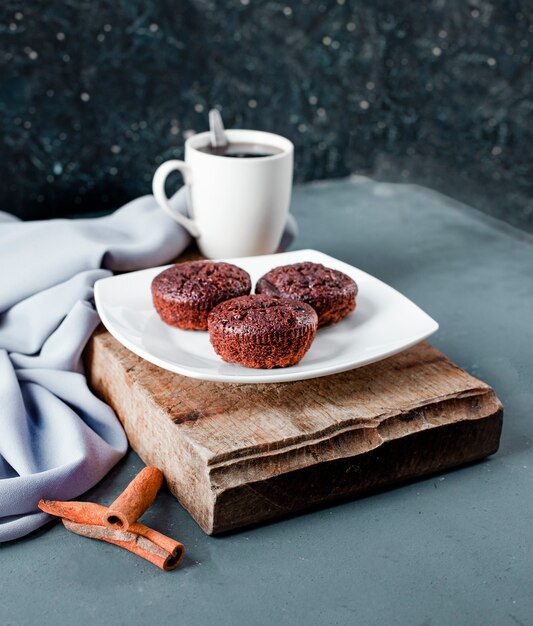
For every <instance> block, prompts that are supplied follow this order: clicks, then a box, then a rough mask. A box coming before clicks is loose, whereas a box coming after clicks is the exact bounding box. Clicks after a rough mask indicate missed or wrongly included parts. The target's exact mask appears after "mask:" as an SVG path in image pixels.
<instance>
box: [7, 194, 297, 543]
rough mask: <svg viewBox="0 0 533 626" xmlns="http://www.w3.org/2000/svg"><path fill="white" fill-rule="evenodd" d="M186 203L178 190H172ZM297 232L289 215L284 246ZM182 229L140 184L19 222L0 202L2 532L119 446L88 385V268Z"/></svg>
mask: <svg viewBox="0 0 533 626" xmlns="http://www.w3.org/2000/svg"><path fill="white" fill-rule="evenodd" d="M171 203H172V204H173V206H174V207H176V208H177V209H179V210H180V211H182V212H183V213H184V214H185V213H186V206H185V194H184V193H183V191H180V192H178V193H177V194H176V195H175V196H174V197H173V198H172V199H171ZM295 234H296V224H295V222H294V220H293V218H292V217H291V216H289V221H288V223H287V226H286V229H285V233H284V235H283V240H282V247H284V248H285V247H286V246H288V245H289V244H290V242H291V241H292V239H293V238H294V236H295ZM189 242H190V238H189V235H188V234H187V233H186V232H185V231H184V230H183V228H181V226H179V225H178V224H176V222H174V221H173V220H172V219H171V218H170V217H168V216H167V214H166V213H165V212H164V211H163V210H161V209H160V208H159V207H158V206H157V204H156V202H155V200H154V198H153V197H152V196H144V197H142V198H139V199H137V200H134V201H133V202H130V203H129V204H127V205H125V206H124V207H122V208H121V209H119V210H118V211H116V212H115V213H113V214H111V215H108V216H105V217H100V218H93V219H78V220H59V219H55V220H47V221H36V222H21V221H19V220H18V219H16V218H14V217H13V216H11V215H8V214H7V213H2V212H0V542H1V541H9V540H11V539H16V538H18V537H22V536H23V535H26V534H27V533H29V532H31V531H33V530H35V529H36V528H38V527H39V526H42V525H43V524H44V523H45V522H47V521H48V520H49V519H50V517H49V516H48V515H46V514H45V513H42V512H40V511H39V509H38V508H37V503H38V501H39V499H41V498H49V499H54V500H70V499H72V498H75V497H77V496H79V495H80V494H82V493H83V492H84V491H87V489H89V488H90V487H92V486H93V485H95V484H96V483H97V482H98V481H99V480H100V479H101V478H102V477H103V476H104V475H105V474H106V473H107V472H108V471H109V470H110V469H111V467H113V465H115V463H117V461H118V460H119V459H120V458H121V457H122V456H123V455H124V454H125V452H126V449H127V441H126V437H125V435H124V432H123V430H122V427H121V426H120V423H119V422H118V420H117V418H116V417H115V414H114V413H113V411H112V410H111V408H110V407H108V406H107V405H106V404H104V403H103V402H101V401H100V400H98V399H97V398H96V397H95V396H94V395H92V393H91V392H90V390H89V389H88V387H87V383H86V380H85V376H84V373H83V365H82V361H81V354H82V351H83V348H84V346H85V344H86V343H87V340H88V339H89V337H90V336H91V333H92V332H93V331H94V329H95V328H96V327H97V325H98V323H99V319H98V315H97V313H96V311H95V309H94V307H93V302H92V297H93V286H94V283H95V281H96V280H98V279H100V278H104V277H106V276H109V275H111V274H112V272H113V271H129V270H137V269H142V268H146V267H153V266H157V265H162V264H164V263H168V262H170V261H171V260H172V259H174V258H175V257H176V256H178V255H179V254H180V253H181V252H182V251H183V250H184V249H185V248H186V247H187V245H188V244H189Z"/></svg>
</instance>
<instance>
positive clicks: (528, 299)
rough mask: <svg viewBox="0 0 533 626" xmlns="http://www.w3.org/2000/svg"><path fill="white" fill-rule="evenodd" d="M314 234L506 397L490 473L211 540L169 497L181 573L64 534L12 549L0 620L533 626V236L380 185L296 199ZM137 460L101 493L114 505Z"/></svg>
mask: <svg viewBox="0 0 533 626" xmlns="http://www.w3.org/2000/svg"><path fill="white" fill-rule="evenodd" d="M293 212H294V213H295V215H296V217H297V218H298V221H299V224H300V228H301V233H300V236H299V238H298V240H297V242H296V245H295V246H293V247H294V248H317V249H319V250H322V251H324V252H326V253H329V254H331V255H334V256H336V257H338V258H340V259H343V260H344V261H347V262H349V263H352V264H354V265H356V266H358V267H360V268H362V269H364V270H365V271H367V272H370V273H371V274H374V275H375V276H378V277H379V278H381V279H383V280H384V281H386V282H388V283H390V284H391V285H393V286H394V287H396V288H397V289H399V290H401V291H402V292H403V293H405V294H406V295H407V296H409V297H410V298H412V299H413V300H414V301H415V302H416V303H417V304H419V305H420V306H421V307H422V308H423V309H425V310H426V311H427V312H428V313H429V314H430V315H432V316H433V317H434V318H435V319H437V320H438V321H439V323H440V325H441V328H440V330H439V332H438V333H437V334H436V335H435V336H434V338H433V339H432V342H433V343H434V345H436V346H437V347H439V348H440V349H442V350H443V351H444V352H446V354H447V355H448V356H450V357H451V358H452V359H453V360H455V361H456V362H457V363H459V364H460V365H461V366H463V367H465V368H466V369H467V370H468V371H469V372H471V373H472V374H474V375H476V376H479V377H480V378H482V379H483V380H485V381H487V382H488V383H489V384H491V385H492V386H493V387H494V388H495V390H496V392H497V393H498V395H499V397H500V398H501V400H502V401H503V403H504V405H505V417H504V429H503V436H502V441H501V447H500V450H499V452H498V453H497V454H496V455H494V456H493V457H491V458H489V459H487V460H485V461H483V462H480V463H476V464H474V465H471V466H468V467H465V468H462V469H458V470H455V471H452V472H448V473H446V474H443V475H438V476H433V477H430V478H427V479H425V480H420V481H417V482H415V483H412V484H409V485H406V486H402V487H400V488H396V489H394V490H390V491H387V492H383V493H380V494H378V495H374V496H371V497H367V498H364V499H360V500H355V501H352V502H348V503H344V504H339V505H336V506H330V507H327V508H324V509H322V510H319V511H315V512H312V513H306V514H303V515H299V516H297V517H293V518H291V519H286V520H283V521H278V522H274V523H269V524H265V525H263V526H259V527H256V528H252V529H246V530H243V531H241V532H236V533H234V534H232V535H229V536H225V537H221V538H210V537H207V536H206V535H204V534H203V532H202V531H201V530H200V528H199V527H198V526H197V525H196V523H195V522H194V521H193V520H192V519H191V518H190V517H189V515H188V514H187V513H186V511H184V510H183V509H182V508H181V507H180V506H179V504H178V503H177V502H176V501H175V500H174V499H173V498H172V497H171V496H170V494H169V493H168V492H166V491H164V492H163V493H161V494H160V496H159V497H158V499H157V501H156V503H155V504H154V506H153V507H152V509H151V510H150V511H149V512H148V513H147V514H146V515H145V517H144V518H143V521H146V523H147V524H148V525H151V526H153V527H154V528H156V529H158V530H160V531H162V532H164V533H167V534H169V535H171V536H173V537H176V538H178V539H180V540H182V541H183V542H184V543H185V545H186V548H187V550H188V553H187V556H186V558H185V560H184V562H183V565H182V567H181V568H179V569H178V570H175V571H174V572H171V573H164V572H161V571H160V570H158V569H156V568H155V567H153V566H152V565H150V564H149V563H146V562H145V561H143V560H141V559H139V558H136V557H134V556H132V555H130V554H129V553H127V552H124V551H122V550H119V549H118V548H116V547H114V546H111V545H108V544H104V543H102V542H97V541H90V540H88V539H84V538H82V537H78V536H75V535H72V534H70V533H68V532H67V531H66V530H65V529H64V528H63V527H62V525H61V524H54V525H52V526H48V527H46V528H44V529H42V530H40V531H38V532H36V533H34V534H33V535H32V536H31V537H29V538H27V539H23V540H19V541H16V542H12V543H10V544H3V545H1V546H0V589H1V599H0V624H2V625H3V626H9V625H17V626H18V625H22V624H24V625H25V624H37V623H39V624H57V625H63V624H68V623H74V624H78V625H80V626H82V625H85V624H113V625H115V626H119V625H121V624H129V625H132V626H133V625H137V624H139V625H141V624H152V623H168V624H180V626H188V625H194V626H202V625H204V624H206V625H207V624H231V625H238V624H253V625H258V626H259V625H263V624H268V625H270V624H291V625H292V624H306V625H309V626H311V625H313V624H324V625H333V624H365V625H367V624H368V625H373V624H376V625H377V624H380V625H388V624H399V625H404V624H409V625H411V624H412V625H419V626H422V625H425V626H429V625H431V626H436V625H449V624H453V625H462V624H465V625H467V624H468V625H472V624H483V625H484V626H490V625H493V624H494V625H498V626H501V625H506V624H509V625H511V626H514V625H516V624H533V541H532V540H531V536H532V530H531V529H532V526H533V525H532V516H533V498H532V495H533V494H532V489H533V482H532V472H533V458H532V454H531V440H532V437H533V419H532V418H533V415H532V407H533V389H532V380H533V358H532V357H533V323H532V322H533V278H532V277H533V239H531V237H529V236H527V235H525V234H523V233H521V232H519V231H515V230H513V229H511V228H509V227H506V226H503V224H501V223H499V222H496V221H493V220H491V219H489V218H486V217H483V216H482V215H481V214H478V213H476V212H475V211H472V210H470V209H468V208H466V207H461V206H460V205H458V204H457V203H455V202H453V201H451V200H449V199H447V198H444V197H443V196H440V195H439V194H436V193H434V192H431V191H428V190H425V189H421V188H419V187H413V186H408V185H406V186H398V185H387V184H377V183H373V182H370V181H367V180H363V179H360V180H359V179H352V180H347V181H341V182H325V183H317V184H312V185H306V186H302V187H298V188H296V189H295V193H294V200H293ZM141 466H142V464H141V462H140V460H139V459H138V457H137V456H136V455H135V454H133V453H130V454H129V455H128V456H127V457H126V459H125V460H124V461H123V462H122V463H120V464H119V466H118V467H116V468H115V469H114V470H113V471H112V472H111V473H110V474H109V475H108V476H107V477H106V478H105V479H104V480H103V481H102V482H101V483H100V484H99V485H98V486H97V487H96V488H95V489H93V490H92V491H91V492H90V493H89V494H87V495H86V496H85V497H86V499H92V500H96V501H99V502H102V503H104V504H105V503H110V502H111V501H112V500H113V499H114V497H115V496H116V495H117V494H118V493H119V491H120V490H121V489H123V488H124V487H125V485H126V484H127V482H128V481H129V480H130V479H131V478H132V477H133V476H134V475H135V473H136V472H137V471H138V470H139V469H140V468H141Z"/></svg>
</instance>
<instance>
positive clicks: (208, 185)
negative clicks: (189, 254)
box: [152, 130, 294, 259]
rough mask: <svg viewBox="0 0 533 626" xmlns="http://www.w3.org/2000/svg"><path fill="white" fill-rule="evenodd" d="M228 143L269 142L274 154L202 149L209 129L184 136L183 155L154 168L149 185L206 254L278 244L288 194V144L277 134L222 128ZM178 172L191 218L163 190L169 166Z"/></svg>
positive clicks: (241, 252)
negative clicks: (233, 155)
mask: <svg viewBox="0 0 533 626" xmlns="http://www.w3.org/2000/svg"><path fill="white" fill-rule="evenodd" d="M226 135H227V137H228V140H229V142H230V143H239V144H240V143H250V144H260V145H264V146H272V147H274V148H275V149H277V150H279V152H277V153H276V154H272V155H270V156H263V157H253V158H231V157H224V156H217V155H214V154H209V153H208V152H202V151H201V150H200V148H205V147H207V146H209V145H210V144H211V135H210V133H209V132H205V133H200V134H198V135H193V136H192V137H189V139H187V141H186V142H185V161H176V160H174V161H167V162H165V163H163V164H162V165H160V166H159V168H158V169H157V171H156V173H155V175H154V180H153V183H152V188H153V192H154V196H155V198H156V200H157V202H158V203H159V204H160V206H161V207H163V208H164V209H165V210H166V211H167V212H168V213H169V214H170V215H171V216H172V217H173V218H174V219H175V220H176V221H177V222H178V223H179V224H181V225H182V226H183V227H184V228H186V229H187V230H188V231H189V232H190V233H191V235H192V236H193V237H196V238H197V239H198V246H199V248H200V251H201V252H202V254H204V255H205V256H206V257H208V258H212V259H213V258H219V257H238V256H253V255H257V254H271V253H273V252H275V251H276V250H277V248H278V246H279V243H280V240H281V236H282V234H283V228H284V226H285V223H286V220H287V213H288V210H289V204H290V199H291V189H292V169H293V153H294V146H293V145H292V143H291V142H290V141H289V140H288V139H286V138H285V137H282V136H281V135H274V134H272V133H265V132H262V131H257V130H227V131H226ZM176 170H177V171H179V172H181V173H182V175H183V181H184V184H185V185H186V187H187V191H188V200H187V201H188V209H189V215H190V216H191V218H190V219H189V218H187V217H184V216H183V215H182V214H181V213H179V212H178V211H176V210H174V209H173V208H172V207H171V205H170V203H169V201H168V198H167V195H166V193H165V181H166V179H167V176H168V175H169V174H170V173H171V172H173V171H176Z"/></svg>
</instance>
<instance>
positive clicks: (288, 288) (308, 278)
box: [255, 263, 357, 326]
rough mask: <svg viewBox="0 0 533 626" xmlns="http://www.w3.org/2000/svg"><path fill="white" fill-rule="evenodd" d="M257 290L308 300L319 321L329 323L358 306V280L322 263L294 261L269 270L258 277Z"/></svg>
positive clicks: (344, 315)
mask: <svg viewBox="0 0 533 626" xmlns="http://www.w3.org/2000/svg"><path fill="white" fill-rule="evenodd" d="M255 292H256V293H260V294H266V295H269V296H282V297H284V298H290V299H291V300H299V301H301V302H306V303H307V304H310V305H311V306H312V307H313V309H315V311H316V312H317V314H318V325H319V326H326V325H327V324H335V323H336V322H338V321H339V320H341V319H342V318H343V317H346V315H348V313H350V312H351V311H353V310H354V309H355V296H356V295H357V284H356V283H355V281H353V280H352V279H351V278H350V277H349V276H347V275H346V274H344V273H343V272H339V271H338V270H333V269H331V268H329V267H325V266H324V265H322V264H321V263H295V264H294V265H283V266H281V267H275V268H274V269H273V270H270V272H268V273H267V274H265V275H264V276H263V277H262V278H260V279H259V280H258V282H257V285H256V288H255Z"/></svg>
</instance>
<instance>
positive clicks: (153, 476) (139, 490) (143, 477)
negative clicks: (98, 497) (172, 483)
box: [100, 467, 163, 530]
mask: <svg viewBox="0 0 533 626" xmlns="http://www.w3.org/2000/svg"><path fill="white" fill-rule="evenodd" d="M162 484H163V474H162V472H161V470H159V469H157V467H145V468H144V469H143V470H142V471H141V472H139V473H138V474H137V476H136V477H135V478H134V479H133V480H132V481H131V483H130V484H129V485H128V486H127V487H126V489H125V490H124V491H123V492H122V493H121V494H120V496H119V497H118V498H117V499H116V500H115V501H114V502H113V504H111V505H110V506H109V508H108V509H107V510H106V512H105V514H104V516H103V518H102V520H101V522H100V523H102V524H103V525H104V526H107V527H108V528H115V529H117V528H118V529H120V530H128V529H129V528H130V526H131V525H132V524H133V523H134V522H136V521H137V520H138V519H139V517H141V515H142V514H143V513H144V512H145V511H146V510H147V509H148V508H149V507H150V505H151V504H152V503H153V501H154V500H155V498H156V496H157V492H158V491H159V489H160V488H161V485H162Z"/></svg>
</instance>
